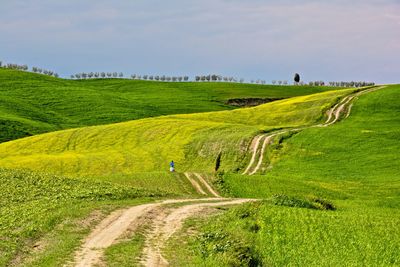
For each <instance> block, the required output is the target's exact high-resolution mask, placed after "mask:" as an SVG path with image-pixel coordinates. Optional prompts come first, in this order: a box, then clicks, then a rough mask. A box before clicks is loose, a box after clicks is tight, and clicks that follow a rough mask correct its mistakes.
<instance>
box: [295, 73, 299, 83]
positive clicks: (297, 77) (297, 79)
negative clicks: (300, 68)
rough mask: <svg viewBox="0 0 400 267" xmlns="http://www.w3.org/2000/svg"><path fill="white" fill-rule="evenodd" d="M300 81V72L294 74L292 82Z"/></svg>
mask: <svg viewBox="0 0 400 267" xmlns="http://www.w3.org/2000/svg"><path fill="white" fill-rule="evenodd" d="M299 82H300V74H298V73H295V74H294V84H298V83H299Z"/></svg>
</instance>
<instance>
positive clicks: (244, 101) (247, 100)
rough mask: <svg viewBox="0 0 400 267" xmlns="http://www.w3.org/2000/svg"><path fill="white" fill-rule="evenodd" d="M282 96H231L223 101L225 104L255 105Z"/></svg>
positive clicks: (275, 99) (238, 105) (237, 105)
mask: <svg viewBox="0 0 400 267" xmlns="http://www.w3.org/2000/svg"><path fill="white" fill-rule="evenodd" d="M282 99H283V98H270V97H268V98H232V99H229V100H228V101H226V102H225V104H227V105H230V106H235V107H255V106H259V105H262V104H266V103H270V102H273V101H277V100H282Z"/></svg>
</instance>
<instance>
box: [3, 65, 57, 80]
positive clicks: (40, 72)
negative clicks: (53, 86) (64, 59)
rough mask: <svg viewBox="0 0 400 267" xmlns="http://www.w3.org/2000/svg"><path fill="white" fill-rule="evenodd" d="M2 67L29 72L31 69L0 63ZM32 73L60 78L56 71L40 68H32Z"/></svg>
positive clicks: (25, 66) (26, 66)
mask: <svg viewBox="0 0 400 267" xmlns="http://www.w3.org/2000/svg"><path fill="white" fill-rule="evenodd" d="M0 67H2V68H7V69H13V70H21V71H29V67H28V65H26V64H24V65H20V64H14V63H7V64H5V63H4V64H3V62H2V61H0ZM31 71H32V72H34V73H39V74H45V75H48V76H54V77H56V78H58V77H59V76H58V74H57V73H56V72H54V71H51V70H46V69H42V68H38V67H32V69H31Z"/></svg>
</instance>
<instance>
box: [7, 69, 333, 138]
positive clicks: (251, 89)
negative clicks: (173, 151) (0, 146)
mask: <svg viewBox="0 0 400 267" xmlns="http://www.w3.org/2000/svg"><path fill="white" fill-rule="evenodd" d="M326 90H332V88H329V87H310V86H301V87H298V86H268V85H255V84H233V83H195V82H185V83H176V82H173V83H171V82H170V83H168V82H151V81H137V80H128V79H96V80H65V79H58V78H54V77H49V76H46V75H39V74H34V73H28V72H21V71H16V70H9V69H4V68H0V129H1V131H0V142H4V141H9V140H14V139H18V138H21V137H25V136H31V135H35V134H39V133H45V132H51V131H56V130H62V129H68V128H76V127H82V126H91V125H100V124H109V123H115V122H123V121H130V120H136V119H142V118H148V117H157V116H162V115H170V114H186V113H196V112H206V111H219V110H230V109H234V108H235V107H233V106H229V105H227V104H226V101H227V100H229V99H235V98H251V97H256V98H272V99H275V98H288V97H292V96H299V95H307V94H311V93H317V92H322V91H326Z"/></svg>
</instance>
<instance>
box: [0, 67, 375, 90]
mask: <svg viewBox="0 0 400 267" xmlns="http://www.w3.org/2000/svg"><path fill="white" fill-rule="evenodd" d="M0 67H2V68H8V69H15V70H21V71H29V67H28V65H26V64H23V65H20V64H14V63H7V64H5V63H3V62H2V61H0ZM30 71H31V72H34V73H39V74H44V75H48V76H54V77H56V78H58V77H59V75H58V74H57V73H56V72H54V71H51V70H47V69H43V68H39V67H32V68H31V70H30ZM70 77H71V79H99V78H124V74H123V73H122V72H88V73H86V72H81V73H77V74H73V75H71V76H70ZM130 78H131V79H133V80H145V81H160V82H188V81H190V78H189V76H167V75H138V74H132V75H131V76H130ZM193 81H195V82H231V83H245V82H246V81H245V80H244V79H243V78H240V79H239V78H235V77H232V76H222V75H217V74H209V75H196V76H194V79H193ZM248 83H251V84H267V82H266V81H265V80H260V79H257V80H250V81H249V82H248ZM272 84H273V85H288V84H289V83H288V81H287V80H272ZM294 85H300V86H303V85H309V86H325V85H329V86H333V87H364V86H373V85H375V83H374V82H366V81H350V82H345V81H340V82H329V83H327V84H326V83H325V82H324V81H311V82H308V83H305V82H303V81H300V75H299V74H297V73H296V74H295V78H294Z"/></svg>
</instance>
